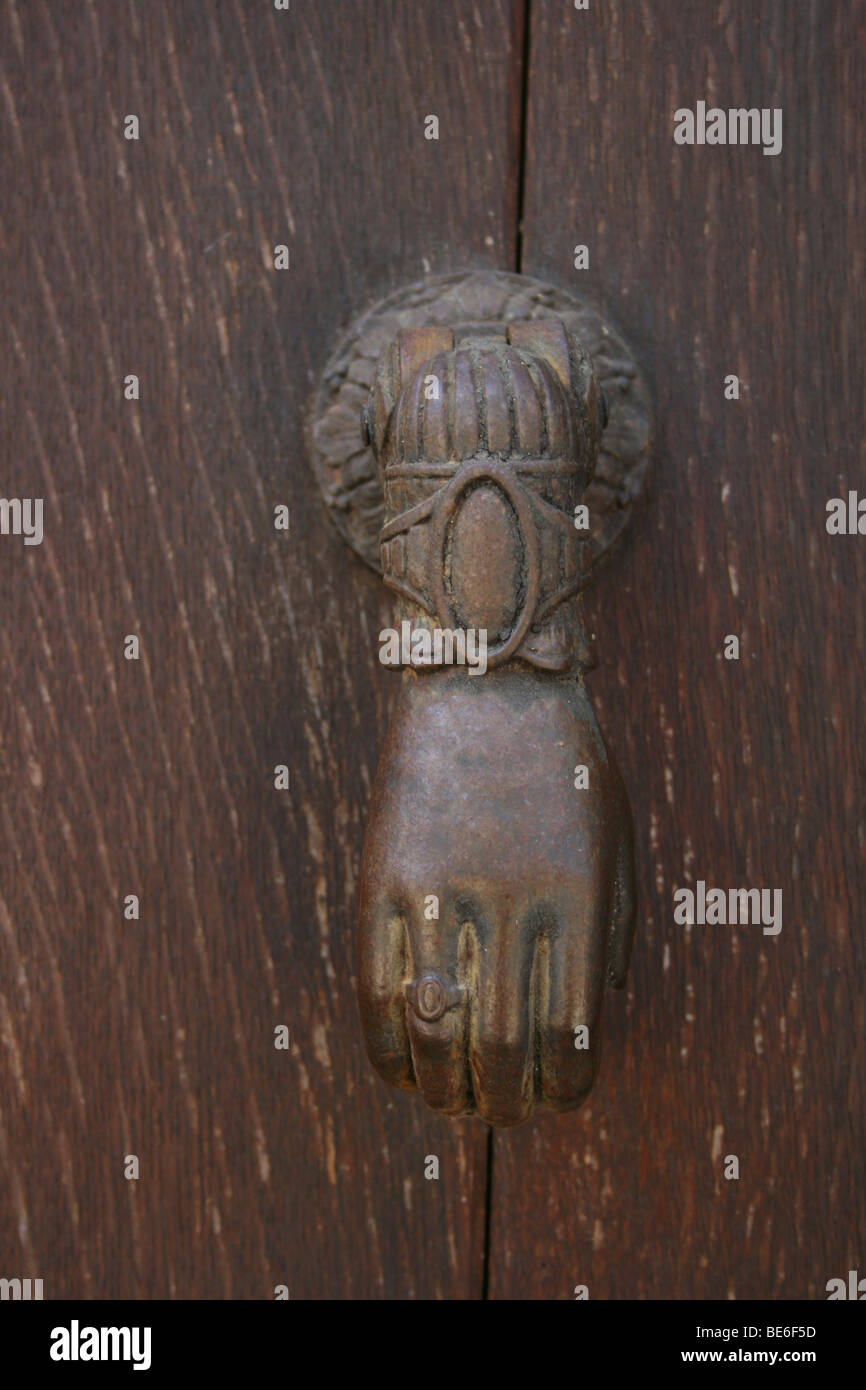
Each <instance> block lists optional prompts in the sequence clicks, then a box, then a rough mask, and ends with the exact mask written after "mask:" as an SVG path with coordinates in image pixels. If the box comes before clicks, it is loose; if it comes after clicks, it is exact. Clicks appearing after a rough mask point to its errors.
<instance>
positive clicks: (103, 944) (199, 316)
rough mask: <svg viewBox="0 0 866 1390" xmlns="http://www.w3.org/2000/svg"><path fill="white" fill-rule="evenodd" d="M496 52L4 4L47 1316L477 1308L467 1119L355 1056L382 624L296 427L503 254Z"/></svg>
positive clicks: (9, 1218)
mask: <svg viewBox="0 0 866 1390" xmlns="http://www.w3.org/2000/svg"><path fill="white" fill-rule="evenodd" d="M521 37H522V4H521V3H520V0H491V3H489V4H487V5H485V6H484V9H483V13H482V12H481V11H480V9H477V8H475V7H473V6H466V5H464V4H461V3H459V2H458V0H440V3H437V4H436V5H435V6H426V5H411V6H406V5H402V4H400V3H398V0H380V2H379V3H377V4H376V5H357V6H347V5H345V4H343V3H337V0H327V2H326V3H322V0H317V3H316V5H303V4H292V6H291V9H290V10H289V11H288V13H278V12H276V11H275V10H274V7H273V5H270V4H268V3H266V2H263V3H260V4H257V5H252V6H251V5H242V4H241V3H240V2H239V0H237V3H234V2H233V0H228V2H227V3H222V2H221V3H216V0H206V2H205V3H201V0H182V3H176V4H172V5H170V6H164V5H149V4H145V3H141V2H140V0H136V2H135V3H125V4H123V5H118V4H115V3H113V2H112V0H91V3H89V4H85V5H82V4H79V3H68V0H60V3H52V4H50V5H49V4H48V3H46V0H36V3H34V4H32V5H30V4H28V5H24V4H22V3H21V0H10V3H9V4H8V5H6V6H4V9H3V15H2V19H0V52H2V55H3V56H2V65H0V89H2V91H0V123H2V129H0V149H2V151H3V161H4V173H3V179H2V186H3V189H4V198H3V204H4V205H3V214H2V227H0V239H2V260H3V291H4V293H3V305H4V309H3V315H2V320H3V322H2V348H0V377H2V381H3V388H4V389H3V400H2V412H3V414H2V454H3V459H4V465H5V468H4V476H3V480H2V490H3V493H4V495H6V496H7V497H36V496H41V497H43V498H44V508H45V513H44V528H45V537H44V542H43V544H42V545H41V546H32V547H26V548H25V547H24V546H23V544H22V541H21V538H20V537H17V538H15V537H11V536H4V537H0V568H2V586H3V605H4V618H3V622H2V627H0V660H2V667H3V681H4V700H3V702H2V714H0V721H2V722H0V732H2V761H0V777H2V806H0V815H2V842H3V850H2V883H0V1039H2V1053H3V1067H2V1092H0V1097H2V1100H0V1165H2V1170H3V1185H4V1189H5V1191H4V1197H3V1200H2V1201H0V1273H2V1274H3V1275H4V1276H5V1277H13V1276H16V1275H17V1276H20V1277H28V1276H30V1277H40V1278H42V1279H43V1280H44V1289H45V1296H46V1297H47V1298H56V1297H77V1296H87V1297H97V1296H102V1297H141V1298H147V1297H164V1296H170V1297H176V1298H192V1297H205V1298H207V1297H217V1298H219V1297H231V1298H271V1297H273V1292H274V1288H275V1286H276V1285H278V1284H285V1285H288V1287H289V1289H290V1291H291V1296H292V1297H293V1298H344V1297H357V1298H365V1297H372V1298H375V1297H391V1298H411V1297H440V1296H442V1297H451V1298H461V1297H477V1296H479V1295H480V1291H481V1280H482V1256H483V1250H482V1246H483V1220H484V1186H485V1161H486V1159H485V1154H486V1135H485V1132H484V1130H483V1129H482V1127H481V1126H479V1125H477V1124H474V1123H472V1122H466V1123H462V1124H456V1125H455V1124H451V1123H448V1122H446V1121H444V1120H441V1119H439V1118H438V1117H435V1116H433V1115H432V1114H431V1113H429V1112H427V1111H426V1110H425V1109H424V1108H423V1106H421V1105H420V1104H419V1103H418V1102H415V1101H413V1100H412V1099H411V1098H407V1097H403V1096H400V1095H397V1094H391V1093H389V1092H388V1090H387V1089H386V1088H385V1087H384V1086H383V1085H381V1084H380V1083H379V1082H378V1081H377V1080H376V1079H375V1078H374V1077H373V1075H372V1073H371V1070H370V1068H369V1067H368V1064H367V1062H366V1058H365V1057H364V1055H363V1047H362V1041H361V1035H360V1027H359V1022H358V1019H357V1016H356V1008H355V1002H354V920H353V913H354V894H355V888H356V880H357V871H358V863H359V858H360V850H361V841H362V831H363V822H364V816H365V811H366V803H367V798H368V793H369V788H370V783H371V779H372V775H373V771H374V767H375V760H376V757H377V754H378V749H379V746H380V744H381V740H382V736H383V733H384V728H385V723H386V713H387V704H388V701H389V698H390V695H391V693H392V691H393V686H392V685H391V684H389V681H390V679H391V678H389V677H388V676H387V675H385V674H384V673H383V672H382V671H381V668H379V666H378V663H377V662H376V660H375V652H376V633H377V632H378V630H379V628H380V626H381V625H382V620H383V618H384V616H385V614H386V612H387V611H388V603H387V600H386V599H385V597H384V591H381V592H380V590H381V586H380V585H379V583H378V581H377V580H376V579H375V577H374V576H373V575H372V574H370V573H368V572H367V571H366V570H365V569H364V568H363V566H362V565H361V564H360V562H358V561H357V560H356V559H355V558H354V557H353V556H352V555H351V554H350V553H349V552H348V550H347V549H346V548H345V547H344V546H343V544H342V543H341V542H340V541H339V539H338V538H337V537H336V534H335V532H333V530H332V528H331V525H330V523H329V521H328V520H327V518H326V516H325V512H324V508H323V506H322V504H321V501H320V498H319V496H318V494H317V492H316V490H315V486H314V484H313V482H312V475H311V472H310V470H309V468H308V464H307V460H306V459H305V457H304V449H303V442H302V425H303V420H304V417H305V412H306V410H307V407H308V404H309V401H310V398H311V395H312V391H313V387H314V383H315V380H316V378H317V375H318V373H319V371H320V370H321V368H322V366H323V364H324V362H325V360H326V359H327V356H328V354H329V352H330V350H331V348H332V346H333V344H334V342H335V341H336V338H337V337H338V335H339V332H340V331H341V329H342V327H343V326H344V324H345V323H346V322H347V321H348V320H349V319H350V318H351V317H352V316H353V315H354V314H355V313H356V312H358V311H359V310H360V309H361V308H363V307H364V305H365V304H366V303H368V302H370V301H372V300H374V299H376V298H378V297H379V296H381V295H382V294H384V293H387V292H390V291H391V290H392V289H394V288H395V287H397V286H398V285H399V284H401V283H404V282H406V281H411V280H413V279H416V278H418V277H419V276H421V275H422V274H423V273H424V271H425V268H429V269H430V270H431V271H434V272H444V271H448V270H454V269H457V268H459V267H460V266H461V265H464V264H469V265H496V266H500V265H506V266H510V265H512V264H513V259H514V232H515V226H516V215H515V212H516V192H517V184H516V177H517V160H516V149H515V140H516V125H515V113H516V111H517V106H518V103H519V43H520V41H521ZM130 113H132V114H136V115H137V116H138V117H139V120H140V123H141V138H140V140H139V141H138V142H131V141H126V140H124V139H123V138H122V123H123V119H124V117H125V116H126V115H127V114H130ZM430 113H436V114H438V116H439V118H440V121H441V136H440V140H439V142H438V144H437V143H433V142H430V141H427V140H425V139H424V134H423V126H424V117H425V116H426V115H427V114H430ZM277 243H286V244H287V245H288V246H289V248H290V256H291V268H290V270H289V271H287V272H277V271H275V270H274V268H273V264H272V248H273V247H274V245H275V244H277ZM128 373H136V374H137V375H138V376H139V377H140V381H141V398H140V401H139V402H138V403H136V402H130V401H124V399H123V395H122V391H123V380H124V377H125V376H126V375H127V374H128ZM278 503H287V504H288V505H289V506H290V508H291V533H290V535H289V536H288V537H286V536H285V535H284V534H282V533H278V532H276V531H275V529H274V525H273V515H274V512H273V509H274V506H275V505H276V504H278ZM131 633H132V634H137V635H138V636H139V638H140V643H141V655H140V660H139V661H138V662H134V661H127V660H125V659H124V656H123V645H124V637H125V635H126V634H131ZM280 763H285V764H287V765H288V766H289V768H290V770H291V771H290V775H291V787H290V790H289V791H287V792H286V791H283V792H280V791H277V790H275V789H274V773H273V769H274V767H275V765H276V764H280ZM133 893H134V894H137V895H139V896H140V900H141V917H140V920H139V921H137V922H136V921H125V920H124V917H123V900H124V897H125V895H126V894H133ZM279 1024H286V1025H288V1026H289V1028H290V1029H291V1038H292V1045H291V1050H290V1051H289V1052H287V1053H286V1052H279V1051H276V1050H275V1048H274V1029H275V1026H277V1025H279ZM127 1154H136V1155H137V1156H138V1158H139V1160H140V1165H141V1173H140V1178H139V1179H138V1181H127V1180H126V1179H125V1178H124V1156H125V1155H127ZM428 1154H436V1155H438V1157H439V1159H440V1172H441V1176H440V1179H439V1181H438V1182H434V1181H425V1179H424V1160H425V1156H426V1155H428Z"/></svg>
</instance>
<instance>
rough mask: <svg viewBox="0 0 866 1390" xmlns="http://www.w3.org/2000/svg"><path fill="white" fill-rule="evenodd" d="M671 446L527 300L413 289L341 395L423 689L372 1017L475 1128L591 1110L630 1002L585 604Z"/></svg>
mask: <svg viewBox="0 0 866 1390" xmlns="http://www.w3.org/2000/svg"><path fill="white" fill-rule="evenodd" d="M581 329H583V330H584V332H581V331H580V330H581ZM587 336H588V337H589V338H590V339H591V341H592V348H593V349H594V352H593V356H594V357H595V359H596V362H595V365H594V362H593V358H592V357H590V355H589V352H588V351H587V346H588V345H587V343H586V338H587ZM380 349H381V351H380ZM377 353H378V356H376V354H377ZM599 363H601V364H602V366H603V370H599V369H598V368H599ZM597 370H598V376H600V377H601V383H600V382H599V379H598V376H597V374H596V372H597ZM600 385H601V387H602V388H603V389H600ZM364 396H366V400H363V397H364ZM359 397H360V398H361V399H362V411H361V414H362V433H363V439H360V440H359V442H358V445H357V446H356V447H355V449H354V451H350V450H349V449H348V448H347V443H346V428H347V422H348V419H349V418H350V417H351V416H352V415H354V419H355V421H357V418H358V417H357V414H356V413H355V411H356V410H357V406H358V403H359ZM606 398H607V399H606ZM609 406H610V408H611V416H612V417H613V415H614V413H616V420H613V419H611V425H614V426H615V430H614V434H613V436H612V437H611V439H610V441H608V439H607V438H605V448H603V450H602V461H603V465H604V466H603V467H599V475H600V476H596V469H597V465H598V463H599V439H600V436H601V435H602V432H603V431H604V430H605V425H606V423H607V410H608V407H609ZM648 435H649V430H648V420H647V411H646V399H645V393H644V391H643V387H642V384H641V383H640V379H639V377H638V375H637V372H636V369H635V367H634V364H633V363H632V361H631V358H630V356H629V355H628V352H627V349H626V348H625V347H624V345H623V344H622V342H621V341H620V340H619V339H617V338H616V336H615V335H613V334H612V333H611V332H610V331H609V330H608V329H607V328H606V327H605V325H604V324H603V323H602V322H601V320H600V319H598V317H597V316H596V315H594V314H592V312H591V311H589V310H587V309H585V308H583V307H582V306H579V305H576V304H575V303H574V301H571V300H566V299H565V297H564V296H561V295H558V294H557V292H556V291H553V290H551V289H550V288H549V287H547V286H540V285H538V284H537V282H534V281H529V280H527V279H526V278H525V277H520V276H507V275H493V274H484V273H477V272H476V273H475V274H469V275H464V276H455V277H450V278H448V279H440V280H437V281H433V282H425V283H424V284H422V285H420V286H416V287H413V288H412V289H411V290H409V291H403V292H401V295H399V296H396V297H394V299H392V300H389V301H386V303H385V304H384V305H382V306H379V307H378V308H377V309H376V310H374V311H373V312H372V314H371V315H368V316H367V318H366V319H364V320H362V321H361V322H360V324H359V325H358V326H357V328H356V329H355V331H354V334H352V335H350V336H349V338H348V339H347V340H346V342H345V343H344V345H343V349H342V353H341V354H338V356H337V358H335V360H334V362H333V363H332V366H331V368H330V370H329V372H327V373H326V375H325V381H324V384H323V388H322V392H320V398H319V402H318V413H317V417H316V421H315V423H314V426H313V444H314V450H315V453H316V458H317V471H318V474H319V477H320V480H321V481H322V482H323V486H324V490H325V495H326V499H327V500H328V501H329V502H330V504H331V506H332V507H333V508H334V509H335V514H336V517H337V519H338V524H340V526H341V529H342V530H343V531H344V534H347V535H348V538H349V539H350V540H351V541H352V543H353V544H354V545H355V547H356V548H357V549H359V550H360V551H361V552H362V553H363V554H364V555H365V558H368V559H370V560H374V558H375V556H374V553H373V552H372V544H373V534H374V532H375V529H377V528H380V534H379V537H378V541H379V555H378V559H379V564H380V566H381V571H382V574H383V576H384V579H385V582H386V584H387V585H388V586H389V588H391V589H392V590H393V591H394V593H395V595H396V596H397V602H396V607H397V612H396V615H395V619H394V623H393V628H392V629H390V630H386V631H385V632H384V633H382V634H381V635H380V636H381V642H382V645H381V649H380V653H379V655H380V659H381V660H382V661H383V662H384V663H385V664H386V665H390V666H393V667H395V668H398V669H399V670H401V671H402V675H401V678H400V687H399V691H398V694H397V700H396V707H395V709H394V712H393V714H392V718H391V724H390V728H389V730H388V734H387V737H386V741H385V747H384V749H383V752H382V756H381V760H380V762H379V767H378V771H377V774H376V779H375V783H374V787H373V795H372V805H371V810H370V816H369V821H368V825H367V833H366V839H365V844H364V851H363V859H362V865H361V884H360V897H359V953H358V961H359V968H358V988H359V1001H360V1010H361V1019H362V1023H363V1029H364V1036H365V1040H366V1045H367V1050H368V1052H369V1055H370V1058H371V1060H372V1062H373V1065H374V1066H375V1068H376V1070H377V1071H378V1072H379V1074H380V1075H381V1076H382V1077H383V1078H384V1079H385V1080H386V1081H389V1082H391V1083H392V1084H393V1085H395V1086H398V1087H400V1088H402V1089H403V1090H414V1089H415V1088H417V1089H418V1090H420V1092H421V1094H422V1096H423V1097H424V1099H425V1101H426V1102H427V1104H428V1105H430V1106H432V1107H433V1109H435V1110H439V1111H441V1112H443V1113H444V1114H447V1115H466V1114H471V1113H477V1114H478V1115H479V1116H480V1117H481V1118H482V1119H484V1120H486V1121H487V1122H488V1123H490V1124H493V1125H513V1124H519V1123H520V1122H521V1121H523V1120H525V1119H527V1118H528V1116H529V1115H530V1114H531V1113H532V1110H533V1108H534V1107H535V1106H536V1105H543V1106H547V1107H549V1108H550V1109H552V1110H559V1111H563V1110H570V1109H574V1108H575V1107H576V1106H578V1105H580V1103H581V1102H582V1101H583V1100H584V1099H585V1098H586V1096H587V1094H588V1092H589V1090H590V1088H591V1086H592V1084H593V1080H594V1077H595V1074H596V1070H597V1067H598V1061H599V1051H600V1048H599V1044H600V1029H601V1007H602V1002H603V996H604V992H605V988H606V986H608V985H613V986H619V985H622V983H623V982H624V979H625V975H626V971H627V968H628V961H629V954H630V950H631V941H632V934H633V929H634V911H635V904H634V872H633V850H632V827H631V815H630V811H629V807H628V802H627V799H626V795H625V791H624V788H623V786H622V782H621V780H620V776H619V773H618V771H617V769H616V766H615V764H614V761H613V758H612V757H611V754H610V752H609V750H608V749H607V747H606V745H605V742H604V739H603V738H602V735H601V731H600V729H599V727H598V724H597V722H596V719H595V715H594V713H593V710H592V706H591V705H590V702H589V698H588V696H587V693H586V689H585V687H584V682H583V673H584V671H585V669H586V667H587V666H588V664H589V661H588V651H587V643H586V639H585V636H584V633H583V629H582V624H581V616H580V607H579V590H580V588H581V586H582V584H583V582H584V580H585V578H586V575H587V573H588V571H589V568H590V567H591V564H592V562H593V560H594V558H595V557H596V555H597V554H598V553H600V552H601V551H602V550H603V549H605V548H606V546H607V544H608V543H609V541H610V540H611V539H612V538H613V537H614V536H615V535H616V534H617V532H618V530H619V529H621V526H622V525H623V524H624V521H625V518H626V516H627V514H628V511H629V509H630V504H631V502H632V501H633V500H634V497H635V496H636V495H637V493H638V492H639V490H640V486H641V483H642V480H643V475H644V472H645V469H646V463H647V456H648ZM374 469H375V471H373V470H374ZM353 470H354V473H353ZM365 489H366V491H365ZM362 498H363V501H362V500H361V499H362ZM347 499H348V501H347Z"/></svg>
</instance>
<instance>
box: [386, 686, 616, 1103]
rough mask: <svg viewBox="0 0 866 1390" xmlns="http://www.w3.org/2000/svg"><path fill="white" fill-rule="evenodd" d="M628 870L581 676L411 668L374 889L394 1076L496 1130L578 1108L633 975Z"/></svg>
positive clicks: (395, 733)
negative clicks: (618, 994) (617, 988)
mask: <svg viewBox="0 0 866 1390" xmlns="http://www.w3.org/2000/svg"><path fill="white" fill-rule="evenodd" d="M578 766H581V767H584V768H585V769H586V776H585V777H584V776H583V775H581V776H580V777H578V778H575V768H576V767H578ZM575 781H578V782H580V783H581V785H580V786H579V787H576V786H575ZM584 781H586V783H587V785H586V786H584V785H582V784H583V782H584ZM632 876H633V870H632V848H631V818H630V814H629V810H628V804H627V801H626V798H625V794H624V792H623V788H622V784H621V781H620V778H619V774H618V772H617V769H616V767H615V766H614V764H613V762H612V760H611V757H610V755H609V753H608V752H607V749H606V748H605V744H604V741H603V739H602V736H601V732H600V730H599V727H598V724H597V723H596V720H595V716H594V714H593V712H592V708H591V706H590V704H589V700H588V698H587V695H586V692H585V690H584V688H583V685H582V684H581V683H579V682H577V681H574V680H572V679H570V678H568V677H558V678H556V677H555V678H551V677H546V678H539V676H538V675H537V674H536V673H535V672H533V671H529V670H523V671H521V670H517V669H509V668H506V669H504V670H501V671H493V672H488V673H487V674H486V675H485V676H484V677H483V678H477V679H473V678H472V677H470V676H469V674H468V672H467V671H466V670H465V669H460V668H451V669H447V670H443V671H438V672H430V673H424V674H420V675H418V674H415V673H414V672H408V673H407V674H406V675H404V676H403V678H402V688H401V691H400V694H399V698H398V703H397V709H396V711H395V713H394V715H393V717H392V721H391V726H390V729H389V732H388V736H387V740H386V743H385V747H384V750H383V753H382V757H381V761H380V764H379V769H378V773H377V776H376V781H375V785H374V790H373V803H372V810H371V814H370V820H369V824H368V829H367V837H366V842H365V848H364V858H363V866H362V876H361V892H360V924H359V930H360V946H359V965H360V971H359V989H360V1007H361V1016H362V1020H363V1027H364V1034H365V1038H366V1043H367V1049H368V1052H369V1054H370V1058H371V1060H372V1062H373V1064H374V1066H375V1067H376V1070H377V1071H378V1072H379V1074H380V1075H381V1076H382V1077H384V1079H385V1080H386V1081H390V1082H391V1083H392V1084H393V1085H395V1086H399V1087H401V1088H402V1089H404V1090H412V1089H414V1088H415V1087H416V1086H417V1087H418V1089H419V1090H420V1092H421V1094H422V1095H423V1097H424V1099H425V1101H426V1102H427V1104H428V1105H430V1106H432V1107H433V1109H435V1110H440V1111H443V1112H444V1113H445V1114H449V1115H462V1114H468V1113H471V1112H473V1111H477V1113H478V1115H479V1116H480V1117H481V1118H482V1119H484V1120H486V1121H487V1122H488V1123H490V1124H493V1125H513V1124H519V1123H520V1122H521V1121H522V1120H525V1119H526V1118H527V1117H528V1116H529V1115H530V1113H531V1112H532V1110H533V1107H534V1106H536V1105H545V1106H548V1107H549V1108H551V1109H553V1110H570V1109H573V1108H574V1107H576V1106H578V1105H580V1103H581V1102H582V1101H583V1100H584V1099H585V1097H586V1095H587V1093H588V1091H589V1089H590V1087H591V1086H592V1083H593V1079H594V1077H595V1072H596V1069H597V1066H598V1060H599V1049H600V1015H601V1005H602V1001H603V996H604V992H605V987H606V986H607V985H608V984H611V985H621V984H622V983H623V980H624V978H625V973H626V970H627V967H628V958H629V952H630V949H631V939H632V931H633V920H634V912H633V886H632Z"/></svg>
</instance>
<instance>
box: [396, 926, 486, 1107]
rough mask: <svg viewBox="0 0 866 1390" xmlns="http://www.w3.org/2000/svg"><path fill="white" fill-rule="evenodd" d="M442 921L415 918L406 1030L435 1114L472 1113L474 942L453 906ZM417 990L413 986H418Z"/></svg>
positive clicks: (422, 1088)
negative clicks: (469, 1030)
mask: <svg viewBox="0 0 866 1390" xmlns="http://www.w3.org/2000/svg"><path fill="white" fill-rule="evenodd" d="M443 906H444V912H443V916H442V918H441V919H440V920H436V921H428V920H427V919H426V918H420V917H419V918H414V919H413V921H412V924H411V928H410V939H411V945H412V961H411V976H412V983H411V985H410V988H409V991H408V996H407V999H406V1003H405V1016H406V1026H407V1031H408V1037H409V1045H410V1048H411V1051H412V1065H413V1068H414V1072H415V1079H416V1081H417V1083H418V1089H419V1091H420V1092H421V1094H422V1096H423V1097H424V1100H425V1101H426V1103H427V1104H428V1105H429V1106H430V1107H431V1109H433V1110H439V1111H441V1112H442V1113H443V1114H445V1115H466V1114H471V1112H472V1109H473V1104H472V1090H471V1087H470V1084H469V1069H468V1066H467V1059H466V1026H467V998H468V991H469V989H470V988H471V976H472V972H473V969H474V965H473V960H472V943H471V941H470V940H469V939H468V937H467V936H466V933H465V931H464V932H463V933H461V930H460V927H459V924H458V922H457V920H456V914H455V911H454V909H453V907H449V906H448V904H443ZM413 986H414V988H413Z"/></svg>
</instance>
